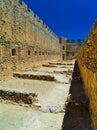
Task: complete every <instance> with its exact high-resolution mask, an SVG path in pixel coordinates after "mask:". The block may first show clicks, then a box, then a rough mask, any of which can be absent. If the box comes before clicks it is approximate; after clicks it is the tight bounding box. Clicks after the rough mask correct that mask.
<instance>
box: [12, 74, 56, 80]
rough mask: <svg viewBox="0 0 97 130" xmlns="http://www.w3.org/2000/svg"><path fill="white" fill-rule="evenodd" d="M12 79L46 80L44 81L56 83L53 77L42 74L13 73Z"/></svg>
mask: <svg viewBox="0 0 97 130" xmlns="http://www.w3.org/2000/svg"><path fill="white" fill-rule="evenodd" d="M13 77H18V78H22V79H36V80H46V81H56V80H55V78H54V76H51V75H43V74H39V75H38V74H29V73H28V74H27V73H19V72H15V73H13Z"/></svg>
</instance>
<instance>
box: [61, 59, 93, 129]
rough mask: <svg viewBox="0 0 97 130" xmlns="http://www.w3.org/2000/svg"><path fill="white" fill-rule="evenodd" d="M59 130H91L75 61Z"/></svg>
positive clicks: (86, 99)
mask: <svg viewBox="0 0 97 130" xmlns="http://www.w3.org/2000/svg"><path fill="white" fill-rule="evenodd" d="M65 105H66V112H65V115H64V119H63V124H62V129H61V130H92V128H91V118H90V113H89V100H88V98H87V97H86V96H85V93H84V89H83V82H82V78H81V75H80V71H79V68H78V64H77V61H76V62H75V67H74V71H73V75H72V82H71V87H70V91H69V97H68V98H67V101H66V103H65Z"/></svg>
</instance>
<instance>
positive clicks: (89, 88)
mask: <svg viewBox="0 0 97 130" xmlns="http://www.w3.org/2000/svg"><path fill="white" fill-rule="evenodd" d="M78 64H79V68H80V71H81V75H82V78H83V82H84V87H85V91H86V95H87V96H88V97H89V99H90V112H91V118H92V125H93V129H94V130H97V20H96V21H95V23H94V25H93V27H92V29H91V31H90V33H89V34H88V36H87V38H86V40H85V42H84V44H83V46H82V47H81V49H80V51H79V54H78Z"/></svg>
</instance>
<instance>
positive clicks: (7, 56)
mask: <svg viewBox="0 0 97 130" xmlns="http://www.w3.org/2000/svg"><path fill="white" fill-rule="evenodd" d="M21 1H22V0H2V1H0V66H1V67H0V68H1V70H0V71H1V72H2V73H3V72H4V70H5V71H7V70H10V71H11V70H13V69H12V68H14V71H16V70H25V69H27V68H30V67H33V66H37V65H40V64H42V63H44V62H48V61H51V60H52V61H53V60H58V59H60V44H59V39H58V37H57V36H56V35H55V34H54V33H53V32H52V31H51V30H50V29H49V28H48V27H47V25H46V24H45V23H44V22H43V21H42V20H41V19H39V17H38V16H36V15H35V14H34V13H33V11H31V10H30V9H29V8H28V7H27V5H26V4H25V3H24V2H21ZM4 66H6V67H4ZM2 68H3V69H2ZM5 68H6V69H5Z"/></svg>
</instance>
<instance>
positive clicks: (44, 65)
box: [42, 64, 57, 67]
mask: <svg viewBox="0 0 97 130" xmlns="http://www.w3.org/2000/svg"><path fill="white" fill-rule="evenodd" d="M42 66H43V67H57V66H55V65H49V64H48V65H46V64H43V65H42Z"/></svg>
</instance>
